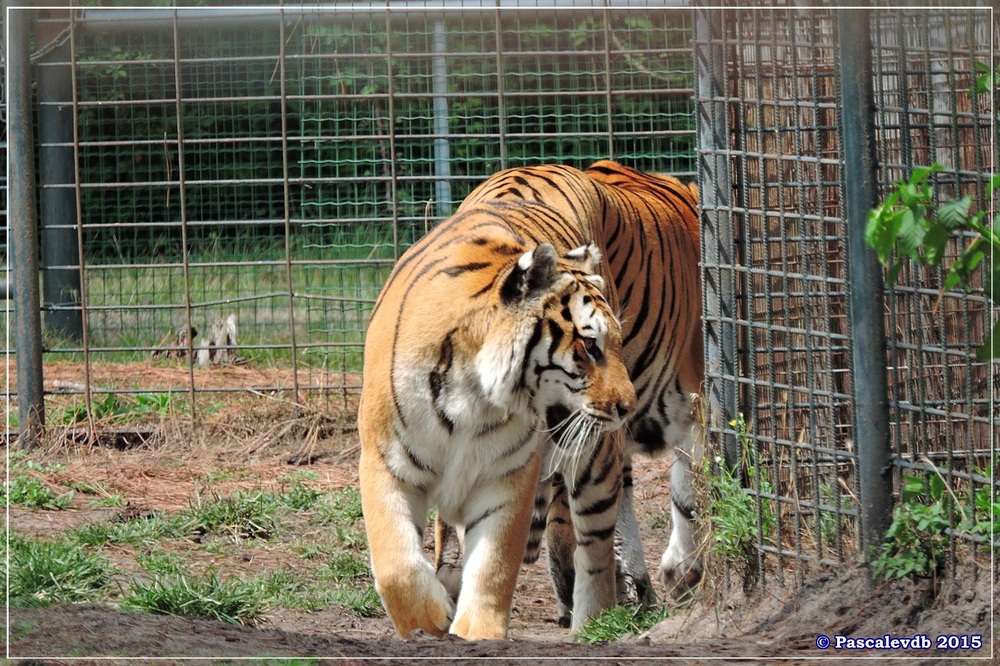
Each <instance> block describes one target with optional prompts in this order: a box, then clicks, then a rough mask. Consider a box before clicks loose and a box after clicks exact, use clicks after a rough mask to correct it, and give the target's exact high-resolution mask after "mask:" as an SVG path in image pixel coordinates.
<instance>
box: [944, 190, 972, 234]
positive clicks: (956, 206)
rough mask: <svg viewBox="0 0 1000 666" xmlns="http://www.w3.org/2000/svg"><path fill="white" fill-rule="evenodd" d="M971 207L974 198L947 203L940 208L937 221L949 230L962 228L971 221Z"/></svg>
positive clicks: (964, 198) (963, 198)
mask: <svg viewBox="0 0 1000 666" xmlns="http://www.w3.org/2000/svg"><path fill="white" fill-rule="evenodd" d="M971 206H972V197H969V196H964V197H962V198H961V199H952V200H951V201H946V202H945V203H943V204H941V205H940V206H938V210H937V219H938V221H939V222H941V224H943V225H944V226H945V227H947V228H948V229H955V228H957V227H961V226H963V225H964V224H965V223H966V221H967V220H968V219H969V208H970V207H971Z"/></svg>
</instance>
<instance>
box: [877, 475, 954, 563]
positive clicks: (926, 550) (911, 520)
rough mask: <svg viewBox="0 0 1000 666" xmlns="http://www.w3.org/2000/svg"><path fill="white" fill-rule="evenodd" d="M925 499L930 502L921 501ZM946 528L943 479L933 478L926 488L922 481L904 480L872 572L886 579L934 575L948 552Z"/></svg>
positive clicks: (928, 481)
mask: <svg viewBox="0 0 1000 666" xmlns="http://www.w3.org/2000/svg"><path fill="white" fill-rule="evenodd" d="M925 497H927V498H929V499H930V502H928V503H925V502H923V501H921V500H923V499H924V498H925ZM949 525H950V523H949V511H948V507H947V506H946V496H945V494H944V480H943V479H942V478H941V477H940V476H932V477H930V478H929V479H928V480H927V482H926V489H925V482H924V479H923V478H921V477H918V476H906V477H904V480H903V501H902V503H901V504H899V506H897V507H896V508H895V509H894V510H893V512H892V524H891V525H890V526H889V529H888V530H887V531H886V533H885V542H884V543H883V544H882V545H881V546H880V547H879V548H878V550H877V553H876V555H875V557H874V559H873V560H872V570H873V572H874V573H875V575H876V576H878V577H881V578H883V579H885V580H888V579H890V578H904V577H906V576H911V577H913V578H927V577H931V576H936V575H937V574H939V573H940V572H941V569H942V568H943V567H944V563H945V557H946V556H947V553H948V536H947V534H946V533H945V530H947V529H948V527H949Z"/></svg>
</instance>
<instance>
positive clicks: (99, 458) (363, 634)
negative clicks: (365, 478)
mask: <svg viewBox="0 0 1000 666" xmlns="http://www.w3.org/2000/svg"><path fill="white" fill-rule="evenodd" d="M134 365H136V364H131V366H130V367H129V368H128V370H127V372H128V373H130V376H132V375H136V373H138V375H136V376H141V375H142V374H143V373H144V372H145V373H147V375H148V373H157V372H159V373H164V374H169V375H171V377H170V378H169V379H170V381H173V380H174V379H176V378H179V379H178V381H183V377H184V376H185V374H186V371H176V369H173V368H169V367H163V366H162V364H149V365H148V367H139V368H136V367H134ZM139 365H140V366H142V365H143V364H139ZM125 372H126V370H125V369H124V368H104V367H100V368H97V369H96V370H95V372H94V373H93V374H92V377H91V382H92V383H94V384H99V385H100V384H101V383H102V382H108V383H107V384H103V385H105V386H110V385H118V386H121V385H123V384H121V383H114V384H112V382H115V377H116V376H117V377H119V378H121V377H122V376H123V373H125ZM228 372H229V376H227V377H226V378H225V381H226V382H232V381H233V379H234V377H242V378H243V379H244V380H246V381H247V383H248V384H251V385H255V384H256V383H258V382H259V385H260V387H261V388H264V387H267V386H275V385H278V383H280V381H281V380H282V379H284V377H272V376H268V375H267V373H266V372H264V371H257V370H255V371H244V370H242V369H239V370H235V371H228ZM174 373H179V374H177V377H173V374H174ZM79 374H80V368H79V367H76V368H74V367H72V366H71V365H62V364H61V365H60V366H59V367H58V368H56V369H55V371H54V372H52V373H50V372H48V371H47V373H46V377H47V384H48V382H50V381H52V380H54V379H57V378H58V379H61V380H62V381H73V380H76V378H78V377H79ZM147 378H148V377H147ZM217 379H218V378H217ZM207 382H208V380H206V384H207ZM74 399H76V400H77V401H82V400H80V398H79V396H76V397H74V396H59V397H58V401H65V402H69V401H72V400H74ZM225 400H226V403H225V405H223V407H222V408H215V407H213V409H212V410H206V411H211V414H207V415H204V416H201V417H200V425H199V426H198V427H197V428H194V429H192V427H191V425H190V422H189V421H190V419H189V418H188V419H187V421H185V418H183V417H181V418H173V419H168V420H164V419H162V418H160V419H159V420H155V419H153V420H148V421H146V422H144V423H143V424H142V425H141V428H139V429H140V430H142V431H143V432H144V433H145V434H144V435H143V437H142V438H140V440H138V441H137V440H134V439H127V440H122V441H123V443H124V445H122V446H120V447H117V448H116V447H115V446H114V443H115V441H117V440H114V438H110V439H109V438H106V437H105V438H98V439H97V440H95V441H92V442H90V443H87V442H86V441H84V440H81V438H80V437H79V436H78V437H76V439H75V440H73V441H68V440H67V438H66V437H65V435H64V433H62V432H61V428H60V427H55V426H53V427H51V428H50V431H51V432H52V434H51V436H50V437H49V438H48V439H47V440H46V443H45V446H44V448H43V449H42V450H39V451H37V452H35V453H33V454H32V459H35V460H38V461H40V462H44V463H46V464H55V463H58V464H60V465H62V470H61V471H60V472H59V473H57V474H55V475H51V476H49V477H46V479H47V481H48V482H49V483H53V484H61V485H68V484H70V483H72V482H74V481H81V480H88V481H92V482H93V481H100V482H102V483H104V484H107V486H108V487H109V488H114V489H115V490H116V491H117V492H120V493H122V494H123V495H124V496H125V497H127V499H128V502H129V505H130V506H133V507H140V508H141V509H142V510H156V509H164V510H176V509H178V508H182V507H185V506H188V505H189V503H190V501H191V500H192V498H193V497H194V496H195V495H196V493H198V492H204V491H205V488H204V487H203V486H199V479H201V478H203V474H204V472H205V470H206V469H217V470H228V471H230V472H231V474H229V475H226V477H227V480H226V481H220V482H218V483H217V484H216V485H215V486H214V487H213V488H212V490H213V491H214V492H217V493H220V494H223V493H226V492H231V491H234V490H236V489H239V488H250V487H255V486H259V485H261V484H264V485H266V484H267V483H269V482H271V481H273V480H275V479H278V478H280V477H281V476H282V475H287V474H288V472H289V470H290V469H308V470H309V471H310V472H311V473H312V474H313V478H314V479H315V481H314V482H313V484H314V485H316V486H317V487H318V488H319V489H322V490H334V489H337V488H343V487H345V486H349V485H354V484H356V482H357V456H358V436H357V429H356V425H355V422H354V408H355V402H354V400H355V396H347V397H346V398H345V397H344V396H342V395H339V394H338V395H335V396H331V397H327V398H324V399H322V400H320V401H319V402H318V403H317V402H316V401H314V403H315V404H311V405H310V406H308V407H306V408H301V409H298V410H296V409H295V407H294V406H293V405H292V404H291V400H290V396H288V395H286V394H284V393H281V394H279V393H272V394H269V395H267V396H266V397H261V396H260V395H254V399H249V400H248V399H245V398H243V397H240V398H237V397H233V396H232V395H231V396H230V397H228V398H226V399H225ZM98 425H99V426H103V427H105V428H106V429H120V424H119V425H116V426H115V428H111V426H110V424H98ZM131 427H133V428H134V427H135V426H134V425H132V426H131ZM84 439H85V438H84ZM109 442H110V443H111V444H112V445H111V446H109V445H108V444H109ZM13 446H16V443H15V444H13ZM304 463H308V465H307V466H304V465H303V464H304ZM668 478H669V466H668V464H667V463H666V462H663V461H652V462H650V461H645V462H640V463H638V464H637V469H636V487H637V502H636V503H637V506H638V507H639V509H638V514H639V521H640V525H641V529H642V536H643V544H644V548H645V552H646V558H647V565H648V567H649V568H650V571H655V569H656V565H657V563H658V560H659V556H660V553H662V551H663V548H664V546H665V543H666V538H667V528H666V527H663V526H662V515H663V513H664V511H665V510H666V509H667V507H668V506H669V497H670V495H669V487H668V483H667V479H668ZM118 510H119V509H115V508H93V507H92V506H88V505H86V504H84V503H82V502H76V501H75V502H74V505H73V507H71V508H70V509H68V510H64V511H38V510H35V511H32V510H27V509H24V508H20V507H11V508H10V525H11V527H12V529H14V530H17V531H18V532H20V533H23V534H27V535H32V536H38V537H46V536H54V535H57V534H58V533H60V532H63V531H65V530H68V529H71V528H73V527H74V526H77V525H80V524H83V523H86V522H89V521H94V520H99V519H101V518H102V517H103V518H108V517H110V515H111V514H113V513H114V512H115V511H118ZM657 517H660V520H659V521H658V520H657V519H656V518H657ZM654 525H658V527H654ZM105 554H106V555H108V553H105ZM110 556H112V557H115V556H116V554H114V553H112V554H111V555H110ZM117 556H118V557H121V558H123V561H121V562H119V561H117V560H116V562H115V564H116V565H121V566H123V567H125V568H126V569H127V568H128V566H129V564H130V563H129V562H128V561H125V560H127V559H128V556H127V555H126V554H124V552H121V553H117ZM295 558H296V555H294V554H293V553H291V552H288V551H287V550H284V549H283V548H282V545H281V544H280V543H278V544H269V545H268V546H266V547H260V548H258V549H256V550H255V551H254V552H253V555H252V557H250V558H246V557H243V558H231V559H232V561H228V560H224V561H222V562H221V565H222V567H223V570H227V568H228V571H229V572H231V573H233V574H244V573H245V574H248V575H253V574H255V573H259V572H261V571H265V570H267V569H268V568H274V567H277V566H279V565H286V564H292V563H294V562H295ZM986 564H987V565H988V564H989V562H987V563H986ZM133 566H134V565H133ZM777 573H778V572H773V571H772V572H769V575H768V577H767V581H766V584H764V585H758V586H756V587H752V588H750V589H745V587H746V586H745V585H744V584H743V581H742V580H737V579H738V576H737V575H736V574H735V573H734V572H732V571H728V572H727V571H726V569H725V567H724V566H723V565H721V564H719V563H714V564H713V565H712V566H711V567H710V569H709V580H708V582H707V583H706V584H705V585H703V586H702V588H700V589H699V591H698V592H697V593H696V594H695V596H694V599H693V600H689V601H688V602H687V603H686V604H684V605H683V606H679V607H677V608H675V609H674V610H673V611H672V612H671V616H670V617H669V619H667V620H666V621H664V622H663V623H661V624H660V625H657V626H656V627H654V628H653V629H652V630H650V631H649V632H647V633H645V634H643V635H642V636H631V637H627V638H625V639H622V640H620V641H616V642H612V643H605V644H597V645H580V644H574V643H569V642H567V638H568V636H567V631H566V630H565V629H562V628H560V627H559V626H558V625H557V624H556V622H555V603H554V600H553V593H552V591H551V588H550V586H549V582H548V578H547V574H546V572H545V567H544V564H542V563H541V562H540V563H537V564H535V565H532V566H526V567H523V569H522V573H521V576H520V578H519V581H518V587H517V592H516V595H515V602H514V609H513V615H512V619H511V629H510V633H511V638H510V639H509V640H506V641H487V642H479V643H468V642H465V641H462V640H459V639H434V638H430V637H421V636H417V637H413V638H412V639H411V640H409V641H403V640H400V639H398V638H396V637H395V635H394V633H393V631H392V626H391V623H390V622H389V620H388V619H387V618H386V617H384V616H383V617H377V618H361V617H358V616H355V615H353V614H352V613H350V612H348V611H346V610H343V609H339V608H328V609H325V610H323V611H320V612H315V613H302V612H292V611H287V610H280V611H274V612H271V613H269V614H268V616H267V618H266V621H265V622H263V623H262V624H260V625H259V626H257V627H243V626H236V625H231V624H226V623H223V622H217V621H211V620H204V619H191V618H181V617H168V616H157V615H151V614H145V613H136V612H127V611H123V610H119V609H116V608H113V607H102V606H97V605H68V604H67V605H57V606H53V607H48V608H43V609H34V610H29V609H23V608H10V609H9V626H8V627H6V628H7V629H9V632H10V633H9V643H8V644H7V649H8V655H9V656H10V657H11V658H14V659H17V660H24V661H25V663H27V661H29V660H30V661H33V662H34V663H56V662H59V661H60V660H61V659H73V661H72V662H66V663H74V664H81V663H91V662H93V663H97V660H98V659H104V658H108V659H114V658H119V659H120V658H131V661H129V662H128V663H130V664H136V663H164V661H163V659H170V658H173V659H181V658H191V657H200V658H206V657H209V658H214V660H209V662H208V663H226V662H227V661H231V660H235V659H237V658H247V657H255V658H260V659H264V658H278V657H282V658H290V657H296V658H316V659H336V660H338V663H362V662H364V661H366V659H374V658H378V659H386V658H396V659H398V660H400V661H403V662H406V661H411V660H414V659H415V658H422V659H431V661H432V663H433V662H434V661H437V660H444V659H448V660H450V663H459V664H464V663H480V662H481V661H482V660H483V658H485V657H490V658H491V659H493V660H494V662H493V663H508V662H509V663H516V662H523V661H526V660H532V659H534V660H537V659H544V660H545V662H546V663H555V664H560V663H581V661H580V660H583V661H585V662H591V663H614V664H626V663H632V662H633V661H637V660H649V659H653V658H655V659H664V658H677V659H679V660H680V661H681V662H682V663H689V664H709V663H712V664H718V663H745V662H747V661H750V660H754V661H759V662H763V663H779V662H780V663H797V662H802V663H804V662H805V661H806V660H810V659H815V658H817V657H822V658H830V657H835V658H845V657H864V658H872V657H880V658H888V659H889V660H890V661H892V660H894V659H893V657H906V658H909V660H908V661H907V662H905V663H908V664H913V663H926V664H933V663H939V660H940V658H941V657H945V656H947V657H954V656H959V655H961V656H966V657H972V658H977V659H985V660H986V661H985V662H982V661H976V662H975V663H1000V661H991V659H990V657H991V655H995V654H997V652H998V650H997V645H996V644H995V643H994V637H993V634H992V633H991V632H992V623H993V613H994V608H995V606H996V603H995V602H996V598H995V597H994V596H993V595H994V591H995V588H996V582H997V580H996V577H995V574H991V573H990V571H989V570H981V571H979V572H978V575H973V572H971V571H962V572H960V574H959V575H958V576H957V578H956V583H955V584H954V585H944V584H941V585H937V586H935V585H934V584H933V582H932V581H920V582H911V581H908V580H907V581H900V582H894V583H882V584H878V585H873V584H872V583H871V582H870V581H869V580H868V577H867V575H866V573H865V571H864V570H863V569H860V568H847V569H845V570H842V571H838V572H834V571H819V570H816V571H813V570H810V571H808V572H805V571H803V572H802V575H801V576H799V575H797V573H796V572H782V573H783V574H784V575H783V576H780V577H779V576H778V575H777ZM781 579H783V580H781ZM800 579H801V580H803V581H805V583H804V584H803V585H802V586H798V585H797V581H798V580H800ZM657 593H658V594H659V595H660V597H661V599H662V598H663V590H662V589H660V588H658V589H657ZM5 633H6V632H5ZM915 633H921V634H926V635H927V636H929V637H930V638H931V639H932V640H934V639H935V637H936V636H938V635H945V634H957V635H962V634H982V636H983V642H984V647H983V648H982V649H981V650H977V651H965V652H962V651H938V650H935V649H930V650H917V651H900V650H897V651H890V652H883V651H876V650H867V651H849V650H839V651H837V650H833V649H827V650H820V649H818V648H817V644H816V642H817V637H818V636H819V635H821V634H823V635H827V636H829V637H831V638H832V637H835V635H837V634H842V635H845V636H851V637H868V636H871V637H881V636H883V635H885V634H890V635H891V636H894V637H908V636H913V635H914V634H915ZM998 657H1000V655H998ZM914 658H916V661H914ZM154 659H156V661H155V662H154V661H153V660H154ZM123 663H125V662H123ZM859 663H860V662H859ZM901 663H902V662H901ZM970 663H973V662H970Z"/></svg>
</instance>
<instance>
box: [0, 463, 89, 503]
mask: <svg viewBox="0 0 1000 666" xmlns="http://www.w3.org/2000/svg"><path fill="white" fill-rule="evenodd" d="M8 460H9V464H10V480H9V481H6V482H4V484H3V497H2V498H0V499H2V501H3V502H5V503H6V502H10V504H11V505H14V506H22V507H25V508H28V509H46V510H59V509H66V508H68V507H69V506H70V504H71V503H72V502H73V496H74V493H73V492H72V491H69V492H65V493H57V492H55V491H54V490H51V489H50V488H49V487H48V486H47V485H46V484H45V483H44V482H43V481H42V480H41V479H40V478H39V475H44V474H50V473H52V472H58V471H59V470H60V467H59V466H44V465H39V464H38V463H36V462H34V461H31V460H28V459H27V458H26V457H25V454H24V452H22V451H13V452H11V453H10V456H9V459H8Z"/></svg>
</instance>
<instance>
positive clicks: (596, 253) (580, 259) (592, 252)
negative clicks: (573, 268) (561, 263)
mask: <svg viewBox="0 0 1000 666" xmlns="http://www.w3.org/2000/svg"><path fill="white" fill-rule="evenodd" d="M563 258H564V259H567V260H569V261H571V262H573V263H574V264H576V265H577V268H578V269H579V270H581V271H583V272H584V273H588V274H590V273H596V272H597V264H599V263H601V251H600V250H599V249H598V248H597V246H596V245H594V244H593V243H587V244H586V245H581V246H580V247H578V248H575V249H572V250H570V251H569V252H567V253H566V254H565V255H564V257H563Z"/></svg>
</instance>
